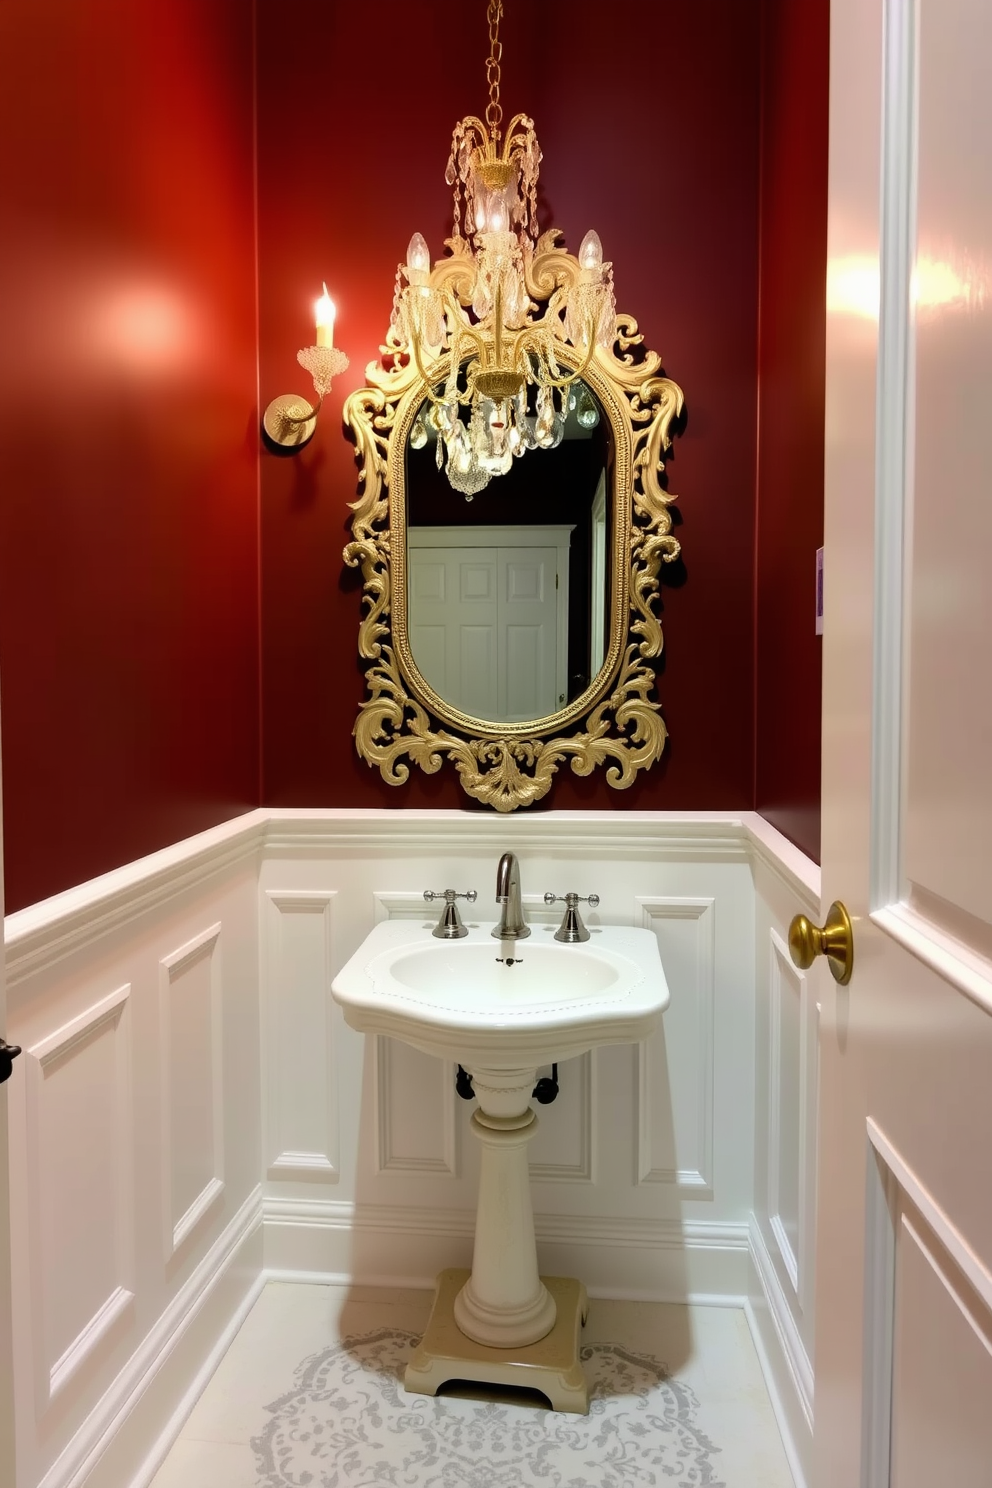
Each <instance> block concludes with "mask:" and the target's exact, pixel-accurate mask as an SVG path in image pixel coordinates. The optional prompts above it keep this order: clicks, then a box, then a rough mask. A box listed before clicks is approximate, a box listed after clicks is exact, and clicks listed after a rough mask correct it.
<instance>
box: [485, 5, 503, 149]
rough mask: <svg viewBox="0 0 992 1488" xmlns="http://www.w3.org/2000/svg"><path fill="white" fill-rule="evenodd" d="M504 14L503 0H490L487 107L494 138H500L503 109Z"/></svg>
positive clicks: (488, 121) (487, 119) (490, 129)
mask: <svg viewBox="0 0 992 1488" xmlns="http://www.w3.org/2000/svg"><path fill="white" fill-rule="evenodd" d="M502 15H503V0H489V10H488V19H489V56H488V58H487V60H486V78H487V80H488V82H489V104H488V106H487V108H486V123H487V125H488V126H489V132H490V134H491V135H492V136H493V138H494V139H497V140H498V139H499V126H500V124H501V123H502V120H503V110H502V108H501V107H500V101H499V82H500V63H501V62H502V60H503V43H502V42H501V41H500V39H499V23H500V19H501V18H502Z"/></svg>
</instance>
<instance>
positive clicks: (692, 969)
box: [636, 897, 716, 1199]
mask: <svg viewBox="0 0 992 1488" xmlns="http://www.w3.org/2000/svg"><path fill="white" fill-rule="evenodd" d="M637 903H638V906H639V907H640V911H641V924H642V925H643V926H644V928H645V929H646V930H653V931H654V932H655V934H656V935H657V937H658V950H659V952H660V954H661V960H662V965H663V966H664V968H665V976H666V978H667V979H668V986H669V990H670V992H671V994H672V1002H671V1005H670V1007H669V1009H668V1010H667V1012H666V1014H665V1017H664V1019H663V1021H662V1026H661V1028H660V1029H659V1030H658V1032H657V1033H655V1034H654V1035H652V1037H651V1038H650V1039H645V1040H644V1042H643V1043H641V1044H640V1045H638V1064H637V1154H636V1161H637V1181H638V1182H639V1183H672V1184H674V1185H675V1186H676V1188H678V1189H679V1190H680V1191H681V1192H682V1193H688V1194H690V1195H691V1196H692V1197H694V1198H699V1199H702V1198H706V1199H711V1198H712V1197H713V1057H714V1019H713V1001H714V985H713V980H714V950H715V937H716V916H715V913H714V905H715V903H716V900H715V899H712V898H709V899H646V898H643V897H638V899H637ZM678 924H681V925H682V926H684V927H686V928H687V930H688V935H686V934H684V933H683V934H682V935H679V934H678V931H677V930H676V926H677V925H678ZM673 1025H674V1026H673ZM669 1041H671V1042H672V1043H673V1044H677V1045H678V1047H679V1048H680V1049H681V1050H682V1053H683V1055H684V1056H687V1057H685V1058H684V1059H683V1060H682V1062H680V1063H678V1064H672V1063H670V1061H669V1059H668V1049H667V1044H668V1042H669ZM673 1086H674V1087H675V1093H673ZM680 1115H681V1116H682V1117H683V1120H682V1121H681V1122H680V1120H679V1116H680ZM686 1118H688V1120H686ZM666 1139H667V1140H666ZM661 1143H665V1145H666V1146H667V1148H668V1151H667V1152H665V1153H664V1156H663V1158H661V1154H659V1153H658V1152H657V1151H656V1148H657V1147H658V1146H659V1145H660V1144H661ZM676 1149H677V1150H678V1152H679V1153H680V1154H681V1156H682V1161H683V1162H684V1163H685V1162H688V1163H690V1164H691V1165H690V1166H683V1167H679V1166H676V1163H675V1152H676ZM660 1158H661V1160H659V1159H660Z"/></svg>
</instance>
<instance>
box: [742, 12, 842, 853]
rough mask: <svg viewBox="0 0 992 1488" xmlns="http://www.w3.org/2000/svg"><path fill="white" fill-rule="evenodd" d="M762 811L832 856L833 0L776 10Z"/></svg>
mask: <svg viewBox="0 0 992 1488" xmlns="http://www.w3.org/2000/svg"><path fill="white" fill-rule="evenodd" d="M762 23H763V24H762V58H761V98H762V127H761V195H760V203H761V220H760V243H761V263H760V307H759V337H758V389H759V403H758V474H757V508H756V509H757V529H756V530H757V562H756V566H755V616H756V642H757V643H756V646H755V680H754V685H755V721H756V730H755V792H754V797H755V799H754V804H755V807H756V809H757V810H758V811H760V812H761V813H762V815H763V816H765V817H767V818H768V820H769V821H770V822H772V823H773V824H774V825H775V826H776V827H778V828H779V830H780V831H782V832H784V833H785V834H786V836H787V837H790V838H791V839H792V840H793V841H794V842H795V843H796V844H797V845H798V846H799V847H801V848H802V849H803V851H804V852H806V853H808V854H809V855H810V856H811V857H813V858H815V859H817V860H819V855H820V685H821V646H822V641H821V639H820V638H819V637H818V636H817V635H816V633H815V625H814V595H815V587H814V575H815V555H816V550H817V548H818V547H820V545H821V544H822V542H823V401H824V354H825V329H826V266H827V119H828V106H829V44H830V3H829V0H802V3H797V0H764V4H763V10H762Z"/></svg>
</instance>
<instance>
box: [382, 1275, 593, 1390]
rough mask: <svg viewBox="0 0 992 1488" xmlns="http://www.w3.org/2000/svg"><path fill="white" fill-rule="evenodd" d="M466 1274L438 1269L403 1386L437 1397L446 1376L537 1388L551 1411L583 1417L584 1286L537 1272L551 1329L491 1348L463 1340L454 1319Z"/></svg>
mask: <svg viewBox="0 0 992 1488" xmlns="http://www.w3.org/2000/svg"><path fill="white" fill-rule="evenodd" d="M470 1275H471V1273H470V1272H469V1271H463V1270H459V1269H454V1268H452V1269H450V1270H447V1271H442V1272H441V1273H440V1275H439V1276H438V1278H437V1293H436V1295H435V1298H434V1307H433V1310H432V1312H431V1318H430V1322H429V1323H428V1324H427V1331H426V1333H425V1334H424V1336H423V1338H422V1339H421V1341H420V1344H419V1345H418V1347H417V1351H416V1353H415V1354H414V1356H413V1358H412V1359H411V1360H410V1363H409V1364H408V1365H407V1369H406V1378H405V1385H406V1388H407V1389H408V1390H410V1391H411V1392H412V1393H414V1394H417V1395H436V1394H437V1392H438V1390H439V1389H440V1387H441V1386H442V1385H443V1384H445V1383H446V1382H447V1381H448V1380H455V1379H459V1380H470V1381H473V1382H475V1383H478V1384H487V1385H516V1386H523V1387H525V1388H527V1389H530V1390H540V1392H541V1394H542V1395H546V1396H547V1398H548V1399H549V1400H550V1402H551V1408H552V1410H556V1411H568V1412H571V1414H573V1415H578V1416H584V1415H586V1414H587V1412H588V1410H589V1387H588V1386H587V1384H586V1380H585V1375H584V1374H583V1372H582V1365H581V1364H580V1362H579V1334H580V1331H581V1329H582V1325H583V1323H584V1322H585V1320H586V1316H587V1314H588V1311H589V1302H588V1299H587V1297H586V1289H585V1287H584V1286H583V1285H582V1282H581V1281H574V1280H573V1279H572V1278H571V1277H568V1276H542V1277H541V1281H542V1282H543V1284H544V1286H545V1287H546V1288H547V1292H548V1295H549V1296H550V1297H551V1299H552V1300H553V1302H554V1304H555V1322H554V1326H553V1327H552V1328H551V1331H550V1332H549V1333H547V1334H545V1336H544V1337H543V1338H540V1339H538V1341H537V1342H536V1343H529V1344H524V1345H521V1346H518V1347H516V1348H506V1347H503V1348H492V1347H489V1346H487V1345H486V1344H484V1343H476V1342H475V1341H474V1340H473V1339H471V1338H467V1337H466V1335H465V1334H464V1333H463V1332H462V1330H461V1329H460V1328H459V1326H458V1324H457V1323H456V1322H455V1299H456V1297H457V1296H458V1294H459V1293H460V1292H461V1290H462V1287H463V1286H464V1285H465V1283H466V1282H467V1281H468V1279H469V1276H470Z"/></svg>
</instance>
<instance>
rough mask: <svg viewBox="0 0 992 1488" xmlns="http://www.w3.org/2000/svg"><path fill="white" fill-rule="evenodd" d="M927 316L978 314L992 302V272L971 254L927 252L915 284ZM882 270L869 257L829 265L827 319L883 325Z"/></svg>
mask: <svg viewBox="0 0 992 1488" xmlns="http://www.w3.org/2000/svg"><path fill="white" fill-rule="evenodd" d="M910 297H911V299H912V302H913V304H914V305H915V306H916V309H917V311H918V312H919V313H920V314H921V315H926V314H927V313H938V312H940V311H946V310H964V311H976V310H982V309H984V307H985V305H986V303H988V302H989V301H990V299H992V271H990V269H989V266H988V265H987V264H985V263H983V262H980V261H976V260H974V259H972V258H970V257H969V255H967V254H963V255H950V256H948V257H947V258H932V257H930V256H929V255H928V254H925V253H921V254H920V256H919V258H918V259H917V261H916V268H915V270H914V273H913V277H912V280H911V283H910ZM878 306H879V266H878V260H877V258H873V257H871V256H870V255H868V254H864V255H859V254H851V255H849V256H847V257H845V258H835V259H831V261H830V262H829V264H828V265H827V314H828V315H853V316H858V317H859V318H862V319H865V320H873V321H877V320H878Z"/></svg>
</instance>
